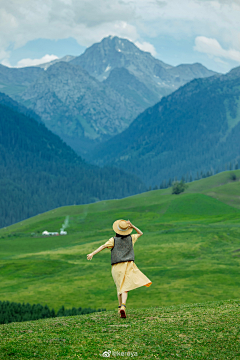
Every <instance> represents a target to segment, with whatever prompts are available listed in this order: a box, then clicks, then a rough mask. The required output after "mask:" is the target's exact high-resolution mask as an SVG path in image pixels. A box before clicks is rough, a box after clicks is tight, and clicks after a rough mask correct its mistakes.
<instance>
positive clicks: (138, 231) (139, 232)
mask: <svg viewBox="0 0 240 360" xmlns="http://www.w3.org/2000/svg"><path fill="white" fill-rule="evenodd" d="M127 224H128V225H129V226H130V227H131V228H133V229H134V230H136V232H137V233H138V234H139V235H140V236H142V235H143V232H142V231H141V230H140V229H138V228H137V227H136V226H134V225H133V224H132V223H131V221H130V220H128V221H127ZM140 236H139V237H140Z"/></svg>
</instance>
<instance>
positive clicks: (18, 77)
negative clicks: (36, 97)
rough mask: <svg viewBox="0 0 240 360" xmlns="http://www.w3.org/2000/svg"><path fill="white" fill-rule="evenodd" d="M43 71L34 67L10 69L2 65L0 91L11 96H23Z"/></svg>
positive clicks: (0, 68)
mask: <svg viewBox="0 0 240 360" xmlns="http://www.w3.org/2000/svg"><path fill="white" fill-rule="evenodd" d="M43 71H44V70H43V69H41V68H39V67H34V66H31V67H25V68H9V67H7V66H4V65H1V64H0V91H1V92H3V93H5V94H7V95H9V96H16V95H18V94H21V93H22V92H23V91H24V90H25V89H27V87H28V86H29V85H30V84H31V83H32V82H34V81H35V79H36V78H38V76H39V75H40V74H41V73H42V72H43Z"/></svg>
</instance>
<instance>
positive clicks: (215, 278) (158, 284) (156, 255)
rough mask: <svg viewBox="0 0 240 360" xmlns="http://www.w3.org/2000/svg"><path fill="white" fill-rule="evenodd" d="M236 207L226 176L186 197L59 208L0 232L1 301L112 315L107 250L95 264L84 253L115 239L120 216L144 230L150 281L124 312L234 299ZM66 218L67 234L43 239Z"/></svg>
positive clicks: (238, 235) (238, 199) (141, 250)
mask: <svg viewBox="0 0 240 360" xmlns="http://www.w3.org/2000/svg"><path fill="white" fill-rule="evenodd" d="M235 173H236V174H237V175H238V176H240V171H235ZM208 195H210V196H208ZM214 197H217V198H220V199H221V201H219V200H217V199H215V198H214ZM229 204H231V205H232V206H229ZM233 206H234V207H233ZM239 208H240V182H239V181H237V182H229V173H228V172H226V173H221V174H218V175H216V176H214V177H211V178H207V179H203V180H199V181H196V182H194V183H191V184H189V188H188V189H187V192H186V194H182V195H178V196H173V195H171V193H170V189H167V190H157V191H151V192H147V193H144V194H140V195H136V196H132V197H129V198H125V199H122V200H111V201H102V202H99V203H95V204H90V205H83V206H71V207H70V206H69V207H63V208H59V209H56V210H53V211H49V212H47V213H44V214H40V215H38V216H36V217H33V218H30V219H28V220H26V221H23V222H20V223H18V224H15V225H13V226H10V227H8V228H5V229H1V230H0V270H1V271H0V282H1V288H0V300H2V301H3V300H9V301H16V302H23V301H24V302H29V303H31V304H33V303H37V302H39V303H41V304H43V305H44V304H48V305H49V306H50V307H54V308H55V309H56V310H58V308H59V307H60V306H61V305H65V306H66V307H72V306H82V307H91V308H102V307H104V308H106V309H107V310H112V309H115V308H116V306H117V305H118V304H117V297H116V287H115V284H114V282H113V279H112V276H111V265H110V257H111V254H110V250H108V249H106V250H104V251H103V252H101V253H99V254H97V255H96V256H94V258H93V260H92V261H87V260H86V255H87V254H88V253H90V252H91V251H93V250H95V249H96V248H97V247H99V246H100V245H101V244H103V243H105V242H106V241H107V240H108V239H109V238H110V237H111V236H112V235H113V232H112V223H113V222H114V220H116V219H117V218H129V219H130V220H131V221H132V222H133V223H134V224H136V226H138V227H139V228H140V229H141V230H142V231H143V232H144V235H143V236H142V237H141V238H140V239H139V240H138V242H137V243H136V245H135V260H136V265H137V266H138V267H139V269H140V270H141V271H142V272H143V273H144V274H145V275H146V276H147V277H148V278H149V279H150V280H151V281H152V282H153V284H152V285H151V286H150V287H149V288H145V287H142V288H139V289H135V290H133V291H131V292H130V293H129V298H128V307H129V308H143V307H148V306H167V305H170V304H171V305H177V304H183V303H192V302H204V301H211V300H225V299H239V298H240V279H239V263H240V257H239V252H238V250H239V249H240V222H239V215H240V210H239ZM67 215H69V217H70V227H69V228H68V229H67V230H68V235H67V236H59V237H42V236H41V235H40V234H41V232H42V231H43V230H49V231H59V229H60V227H61V225H62V223H63V221H64V219H65V216H67ZM33 232H34V233H35V235H31V233H33Z"/></svg>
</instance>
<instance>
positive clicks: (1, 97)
mask: <svg viewBox="0 0 240 360" xmlns="http://www.w3.org/2000/svg"><path fill="white" fill-rule="evenodd" d="M0 104H1V105H5V106H7V107H9V108H11V109H13V110H14V111H17V112H19V113H21V114H24V115H26V116H27V117H31V118H32V119H35V120H36V121H38V122H42V120H41V118H40V116H39V115H37V114H36V113H35V112H34V111H33V110H31V109H28V108H26V107H25V106H23V105H21V104H19V103H18V102H17V101H14V100H13V99H12V98H10V97H9V96H8V95H6V94H4V93H1V92H0Z"/></svg>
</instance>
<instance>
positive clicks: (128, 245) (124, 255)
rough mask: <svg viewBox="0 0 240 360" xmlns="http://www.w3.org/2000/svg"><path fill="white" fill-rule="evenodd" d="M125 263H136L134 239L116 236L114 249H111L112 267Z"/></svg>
mask: <svg viewBox="0 0 240 360" xmlns="http://www.w3.org/2000/svg"><path fill="white" fill-rule="evenodd" d="M125 261H134V251H133V244H132V237H131V235H129V236H127V237H124V238H122V237H118V236H115V237H114V247H113V248H112V249H111V265H114V264H117V263H120V262H125Z"/></svg>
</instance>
